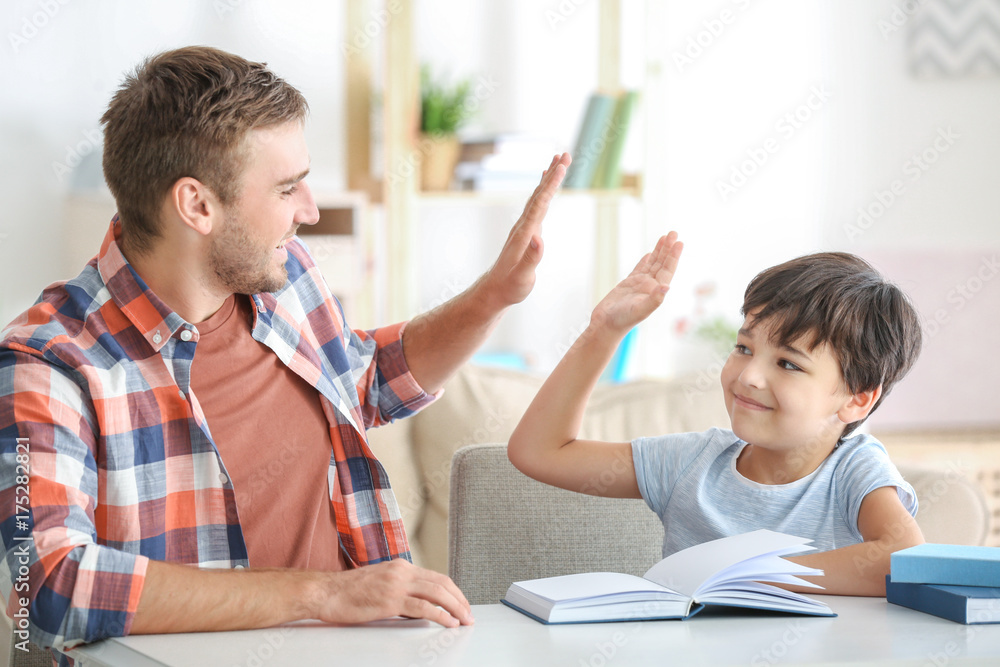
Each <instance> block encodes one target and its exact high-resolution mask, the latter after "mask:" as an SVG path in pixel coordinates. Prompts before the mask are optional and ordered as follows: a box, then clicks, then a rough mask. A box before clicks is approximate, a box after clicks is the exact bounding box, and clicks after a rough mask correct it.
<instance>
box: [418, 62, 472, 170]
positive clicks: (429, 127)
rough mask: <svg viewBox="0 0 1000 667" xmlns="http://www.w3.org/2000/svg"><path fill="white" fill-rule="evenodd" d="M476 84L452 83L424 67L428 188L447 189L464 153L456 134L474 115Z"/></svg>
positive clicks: (424, 161) (423, 131)
mask: <svg viewBox="0 0 1000 667" xmlns="http://www.w3.org/2000/svg"><path fill="white" fill-rule="evenodd" d="M471 97H472V83H471V82H470V81H469V80H467V79H465V80H462V81H460V82H459V83H457V84H456V85H454V86H448V85H446V84H444V83H442V82H441V81H440V80H435V79H434V78H432V76H431V73H430V68H429V67H427V66H426V65H425V66H424V67H422V68H421V70H420V133H421V141H420V154H421V169H420V184H421V187H422V189H424V190H447V189H448V186H449V185H450V184H451V178H452V174H453V173H454V172H455V165H456V164H457V163H458V157H459V153H460V152H461V148H462V147H461V142H459V140H458V135H457V134H456V133H457V131H458V129H459V128H460V127H461V126H462V125H463V124H464V123H465V122H466V120H468V118H469V115H470V108H469V100H470V98H471Z"/></svg>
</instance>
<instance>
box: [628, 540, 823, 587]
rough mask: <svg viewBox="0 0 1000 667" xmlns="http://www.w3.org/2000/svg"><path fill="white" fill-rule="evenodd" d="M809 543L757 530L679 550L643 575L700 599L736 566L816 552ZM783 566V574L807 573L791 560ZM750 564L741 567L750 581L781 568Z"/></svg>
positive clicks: (767, 562) (769, 564)
mask: <svg viewBox="0 0 1000 667" xmlns="http://www.w3.org/2000/svg"><path fill="white" fill-rule="evenodd" d="M809 542H812V540H810V539H806V538H803V537H795V536H793V535H785V534H783V533H776V532H774V531H771V530H755V531H753V532H750V533H743V534H742V535H733V536H731V537H724V538H722V539H719V540H713V541H711V542H705V543H703V544H697V545H695V546H693V547H688V548H687V549H684V550H683V551H678V552H677V553H675V554H672V555H670V556H667V557H666V558H664V559H663V560H661V561H660V562H659V563H657V564H656V565H654V566H653V567H651V568H650V569H649V570H647V571H646V574H645V575H643V576H644V577H645V578H646V579H649V580H650V581H654V582H656V583H658V584H660V585H662V586H666V587H667V588H671V589H673V590H675V591H677V592H679V593H683V594H684V595H687V596H690V597H693V598H697V593H698V592H699V591H700V590H701V588H702V587H703V586H708V585H711V583H712V582H713V581H714V580H715V578H717V577H719V576H720V575H722V578H725V576H724V573H725V571H726V570H727V569H729V568H731V567H733V566H734V565H742V564H743V563H744V561H749V560H750V559H752V558H754V557H756V556H762V555H764V556H783V555H788V554H793V553H799V552H802V551H809V550H812V549H813V547H810V546H808V543H809ZM781 563H782V568H781V570H779V573H786V574H804V572H802V570H801V569H800V568H801V567H802V566H800V565H797V564H795V563H792V562H791V561H782V562H781ZM746 565H747V566H746V567H741V571H740V574H741V575H743V578H745V579H747V580H756V579H761V578H764V579H766V578H767V576H766V575H767V574H769V573H774V570H775V568H776V566H777V564H776V563H775V562H774V561H770V560H765V561H764V563H763V566H762V567H752V566H751V564H750V563H747V564H746ZM785 566H787V568H786V567H785ZM806 569H810V568H806Z"/></svg>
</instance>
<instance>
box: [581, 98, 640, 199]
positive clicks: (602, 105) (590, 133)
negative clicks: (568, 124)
mask: <svg viewBox="0 0 1000 667" xmlns="http://www.w3.org/2000/svg"><path fill="white" fill-rule="evenodd" d="M638 99H639V94H638V93H637V92H636V91H634V90H627V91H623V92H620V93H617V94H608V93H593V94H592V95H591V96H590V99H589V100H588V102H587V108H586V111H585V112H584V114H583V120H582V121H581V122H580V130H579V132H577V135H576V143H575V144H574V147H573V153H572V156H573V164H571V165H570V166H569V171H567V172H566V179H565V180H564V181H563V187H564V188H569V189H593V190H606V189H614V188H619V187H621V185H622V168H621V162H622V154H623V153H624V152H625V141H626V139H627V138H628V131H629V126H630V125H631V122H632V115H633V112H634V110H635V107H636V104H637V102H638Z"/></svg>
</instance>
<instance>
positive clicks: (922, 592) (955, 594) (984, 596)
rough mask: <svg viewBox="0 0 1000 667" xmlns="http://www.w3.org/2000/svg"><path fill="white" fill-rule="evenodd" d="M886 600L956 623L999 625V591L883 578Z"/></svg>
mask: <svg viewBox="0 0 1000 667" xmlns="http://www.w3.org/2000/svg"><path fill="white" fill-rule="evenodd" d="M885 599H886V600H888V601H889V602H891V603H893V604H898V605H899V606H901V607H908V608H910V609H916V610H917V611H922V612H924V613H925V614H933V615H934V616H940V617H941V618H947V619H948V620H949V621H955V622H956V623H964V624H966V625H978V624H981V623H1000V588H993V587H989V586H947V585H944V584H910V583H903V582H897V581H893V580H892V577H891V576H889V577H886V578H885Z"/></svg>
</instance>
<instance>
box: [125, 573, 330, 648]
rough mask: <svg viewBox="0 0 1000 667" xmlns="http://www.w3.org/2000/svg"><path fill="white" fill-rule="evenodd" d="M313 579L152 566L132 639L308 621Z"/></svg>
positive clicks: (245, 628)
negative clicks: (141, 635)
mask: <svg viewBox="0 0 1000 667" xmlns="http://www.w3.org/2000/svg"><path fill="white" fill-rule="evenodd" d="M313 574H314V573H311V572H306V571H295V570H207V569H200V568H195V567H190V566H187V565H178V564H176V563H165V562H162V561H150V562H149V566H148V569H147V571H146V579H145V583H144V584H143V588H142V596H141V597H140V599H139V607H138V609H137V610H136V613H135V618H134V620H133V621H132V628H131V634H154V633H171V632H202V631H205V632H215V631H224V630H248V629H253V628H265V627H270V626H273V625H280V624H282V623H289V622H291V621H296V620H300V619H304V618H308V617H309V613H308V610H307V607H306V604H305V600H306V599H307V589H308V584H309V577H310V576H311V575H313Z"/></svg>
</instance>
